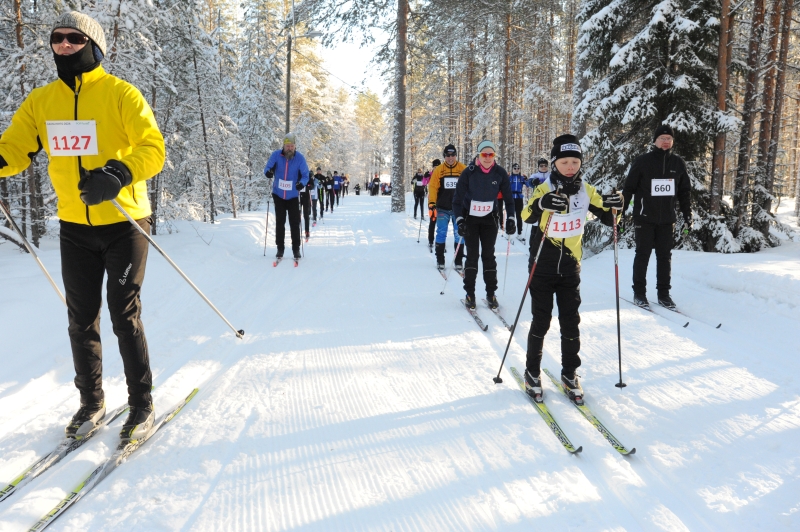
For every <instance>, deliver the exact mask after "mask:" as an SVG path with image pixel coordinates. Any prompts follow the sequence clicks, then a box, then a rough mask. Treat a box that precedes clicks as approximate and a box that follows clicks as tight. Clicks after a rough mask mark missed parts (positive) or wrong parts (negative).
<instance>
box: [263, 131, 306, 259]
mask: <svg viewBox="0 0 800 532" xmlns="http://www.w3.org/2000/svg"><path fill="white" fill-rule="evenodd" d="M295 141H296V138H295V135H294V133H287V134H286V135H284V137H283V149H280V150H275V151H274V152H272V155H270V156H269V161H267V165H266V166H265V167H264V175H265V176H267V179H272V180H273V182H272V200H273V201H274V202H275V246H276V247H277V248H278V253H277V255H275V257H277V258H282V257H283V248H284V240H285V238H286V227H285V225H286V215H287V214H288V215H289V230H290V231H291V234H292V253H293V254H294V259H295V260H299V259H300V200H299V199H298V196H299V191H300V190H302V189H303V188H304V187H305V186H306V185H307V184H308V164H307V163H306V158H305V157H303V154H302V153H300V152H299V151H297V148H296V145H295Z"/></svg>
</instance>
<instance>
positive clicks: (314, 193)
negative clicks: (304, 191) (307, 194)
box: [311, 188, 317, 199]
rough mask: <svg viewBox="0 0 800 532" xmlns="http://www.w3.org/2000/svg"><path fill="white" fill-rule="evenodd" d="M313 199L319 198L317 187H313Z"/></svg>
mask: <svg viewBox="0 0 800 532" xmlns="http://www.w3.org/2000/svg"><path fill="white" fill-rule="evenodd" d="M311 199H317V189H315V188H314V189H311Z"/></svg>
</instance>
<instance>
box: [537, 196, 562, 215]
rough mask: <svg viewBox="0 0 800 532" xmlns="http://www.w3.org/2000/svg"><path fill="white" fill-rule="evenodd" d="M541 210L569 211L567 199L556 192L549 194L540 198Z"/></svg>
mask: <svg viewBox="0 0 800 532" xmlns="http://www.w3.org/2000/svg"><path fill="white" fill-rule="evenodd" d="M539 208H540V209H542V210H543V211H558V212H561V211H565V210H567V198H566V196H562V195H561V194H556V193H555V192H548V193H547V194H545V195H544V196H542V197H541V198H539Z"/></svg>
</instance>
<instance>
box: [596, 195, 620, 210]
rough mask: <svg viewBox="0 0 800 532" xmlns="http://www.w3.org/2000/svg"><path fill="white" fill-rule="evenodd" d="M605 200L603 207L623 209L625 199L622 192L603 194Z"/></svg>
mask: <svg viewBox="0 0 800 532" xmlns="http://www.w3.org/2000/svg"><path fill="white" fill-rule="evenodd" d="M601 197H602V198H603V207H605V208H606V209H620V210H621V209H622V206H623V205H624V201H625V200H624V199H623V197H622V192H612V193H611V194H603V195H602V196H601Z"/></svg>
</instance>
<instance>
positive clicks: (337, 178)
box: [331, 170, 344, 209]
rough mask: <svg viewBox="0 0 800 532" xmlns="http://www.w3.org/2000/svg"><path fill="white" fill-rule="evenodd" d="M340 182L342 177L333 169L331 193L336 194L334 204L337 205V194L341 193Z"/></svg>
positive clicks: (342, 179) (342, 180)
mask: <svg viewBox="0 0 800 532" xmlns="http://www.w3.org/2000/svg"><path fill="white" fill-rule="evenodd" d="M342 182H344V178H342V176H340V175H339V172H338V171H336V170H334V171H333V193H334V195H335V196H336V206H337V207H338V206H339V196H341V194H342ZM331 209H333V202H331Z"/></svg>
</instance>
